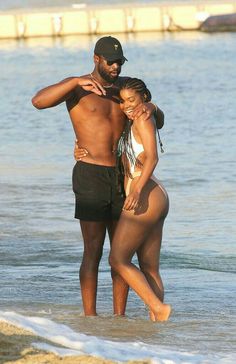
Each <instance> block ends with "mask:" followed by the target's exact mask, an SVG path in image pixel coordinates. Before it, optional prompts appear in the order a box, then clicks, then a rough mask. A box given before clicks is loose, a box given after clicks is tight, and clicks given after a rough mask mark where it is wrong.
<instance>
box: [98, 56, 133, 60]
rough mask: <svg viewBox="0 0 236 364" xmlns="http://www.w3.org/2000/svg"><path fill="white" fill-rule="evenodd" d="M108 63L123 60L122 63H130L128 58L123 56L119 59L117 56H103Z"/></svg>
mask: <svg viewBox="0 0 236 364" xmlns="http://www.w3.org/2000/svg"><path fill="white" fill-rule="evenodd" d="M103 57H104V58H105V59H106V60H107V61H116V60H117V59H122V61H128V59H127V58H125V56H122V57H117V56H116V55H115V56H114V55H111V56H108V55H106V56H103Z"/></svg>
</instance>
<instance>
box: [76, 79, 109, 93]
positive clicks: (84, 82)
mask: <svg viewBox="0 0 236 364" xmlns="http://www.w3.org/2000/svg"><path fill="white" fill-rule="evenodd" d="M78 85H79V86H80V87H82V88H83V89H84V90H85V91H90V92H93V93H95V94H97V95H99V96H101V95H106V90H105V89H104V88H103V87H102V85H101V84H100V83H99V82H98V81H96V80H94V79H93V78H91V77H88V76H83V77H78Z"/></svg>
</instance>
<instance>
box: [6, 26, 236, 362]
mask: <svg viewBox="0 0 236 364" xmlns="http://www.w3.org/2000/svg"><path fill="white" fill-rule="evenodd" d="M96 39H97V38H96V36H80V37H79V36H77V37H67V38H61V39H51V38H42V39H29V40H22V41H15V40H7V41H1V42H0V69H1V75H0V80H1V88H0V98H1V103H0V114H1V119H0V130H1V143H0V201H1V204H0V206H1V208H0V266H1V280H0V292H1V296H0V319H2V320H6V321H7V322H11V323H13V324H16V325H19V326H22V327H25V328H31V329H32V330H33V331H34V332H35V333H37V334H39V335H41V336H43V337H45V338H46V337H47V338H49V339H50V340H51V341H52V345H53V347H50V350H54V351H57V352H59V351H60V349H59V348H58V345H59V344H63V346H64V348H65V349H64V351H63V352H62V354H63V355H64V354H66V353H67V354H68V353H72V350H74V351H73V353H78V352H82V353H90V354H94V355H101V356H103V357H107V358H111V359H114V360H119V361H121V362H122V361H125V360H128V359H134V358H144V357H150V358H152V359H153V363H167V361H168V360H169V362H170V363H214V364H215V363H216V364H218V363H224V364H225V363H234V362H235V360H236V345H235V344H236V319H235V317H236V315H235V314H236V307H235V297H236V288H235V273H236V269H235V267H236V252H235V236H236V229H235V218H236V207H235V206H236V205H235V197H236V187H235V179H236V172H235V171H236V166H235V156H236V153H235V152H236V147H235V145H236V143H235V141H236V138H235V136H236V135H235V134H236V131H235V121H236V117H235V115H236V104H235V100H236V73H235V59H236V33H218V34H205V33H200V32H189V33H188V32H184V33H182V32H181V33H173V34H172V33H164V34H163V33H161V34H159V33H147V34H130V35H120V36H119V39H120V40H121V42H122V44H123V46H124V52H125V55H126V57H127V58H128V60H129V61H128V62H127V63H126V64H125V65H124V66H123V70H122V74H123V75H129V76H138V77H142V79H144V80H145V81H146V83H147V85H148V86H149V88H150V90H151V92H152V94H153V100H154V101H155V102H157V103H158V104H159V106H160V107H161V108H162V109H163V110H164V111H165V116H166V121H165V126H164V128H163V130H162V131H161V138H162V140H163V144H164V149H165V153H164V154H161V155H160V161H159V163H158V166H157V168H156V171H155V174H156V176H158V178H159V179H161V180H162V181H163V183H164V185H165V187H166V189H167V191H168V193H169V197H170V212H169V215H168V217H167V219H166V223H165V230H164V236H163V247H162V254H161V273H162V277H163V280H164V285H165V292H166V293H165V300H166V302H168V303H170V304H171V305H172V306H173V314H172V316H171V318H170V320H169V321H168V322H167V323H156V324H154V323H151V322H150V321H149V320H148V312H147V310H146V308H145V306H144V304H143V303H142V302H141V301H140V299H139V298H138V297H137V296H136V295H135V293H134V292H130V295H129V300H128V305H127V316H126V317H124V318H117V317H113V315H112V294H111V291H112V286H111V278H110V270H109V266H108V262H107V257H108V253H109V243H108V240H106V243H105V247H104V254H103V259H102V262H101V266H100V273H99V289H98V313H99V316H98V317H96V318H84V317H83V315H82V304H81V297H80V288H79V273H78V272H79V265H80V262H81V258H82V252H83V243H82V237H81V233H80V228H79V223H78V221H77V220H75V219H74V218H73V214H74V196H73V193H72V190H71V171H72V168H73V165H74V160H73V145H74V135H73V130H72V127H71V124H70V121H69V117H68V115H67V112H66V109H65V105H60V106H57V107H56V108H52V109H48V110H41V111H38V110H36V109H34V108H33V107H32V105H31V97H32V96H33V95H34V94H35V92H36V91H37V90H38V89H40V88H42V87H44V86H46V85H49V84H52V83H55V82H57V81H59V80H61V79H63V78H66V77H68V76H72V75H74V76H75V75H81V74H84V73H87V72H90V71H91V70H92V69H93V61H92V51H93V45H94V43H95V41H96ZM59 331H60V332H61V338H60V340H59V341H58V339H56V340H55V336H56V335H55V334H56V333H57V332H59ZM121 343H122V344H121ZM37 345H38V344H37Z"/></svg>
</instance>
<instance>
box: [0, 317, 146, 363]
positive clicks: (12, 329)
mask: <svg viewBox="0 0 236 364" xmlns="http://www.w3.org/2000/svg"><path fill="white" fill-rule="evenodd" d="M35 342H43V343H48V344H50V342H49V341H47V340H44V339H42V338H40V337H38V336H36V335H34V334H32V333H31V332H30V331H26V330H23V329H20V328H18V327H16V326H13V325H10V324H7V323H5V322H3V321H0V364H59V363H60V364H117V362H114V361H111V360H106V359H101V358H96V357H93V356H84V355H83V356H63V357H61V356H57V355H55V354H53V353H49V352H46V351H43V350H38V349H36V348H34V347H33V346H32V343H35ZM51 344H52V343H51ZM52 345H53V344H52ZM120 360H121V361H122V358H121V359H120ZM124 363H125V364H151V361H149V360H140V361H137V360H135V361H126V362H124Z"/></svg>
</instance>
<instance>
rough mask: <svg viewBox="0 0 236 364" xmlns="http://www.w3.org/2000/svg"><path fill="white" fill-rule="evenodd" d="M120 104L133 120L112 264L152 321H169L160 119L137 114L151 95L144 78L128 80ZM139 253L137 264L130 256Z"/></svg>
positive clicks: (126, 140)
mask: <svg viewBox="0 0 236 364" xmlns="http://www.w3.org/2000/svg"><path fill="white" fill-rule="evenodd" d="M120 98H121V104H120V106H121V108H122V110H123V112H124V113H125V114H126V115H127V117H128V119H129V121H128V122H127V126H126V129H125V131H124V134H123V136H122V138H121V141H120V148H121V151H122V161H123V166H124V173H125V191H126V200H125V203H124V206H123V211H122V214H121V217H120V219H119V222H118V225H117V228H116V231H115V235H114V238H113V240H112V247H111V252H110V257H109V262H110V265H111V267H112V268H113V269H114V270H115V271H116V272H117V273H119V275H120V276H121V277H122V278H123V279H124V280H125V281H126V282H127V283H128V285H129V286H130V287H131V288H132V289H133V290H134V291H135V292H136V293H137V294H138V295H139V296H140V298H141V299H142V300H143V301H144V303H145V304H146V305H147V306H148V307H149V310H150V318H151V320H152V321H166V320H167V319H168V317H169V315H170V312H171V306H170V305H167V304H164V303H163V299H164V287H163V283H162V279H161V276H160V273H159V258H160V249H161V241H162V230H163V224H164V220H165V218H166V216H167V214H168V209H169V200H168V195H167V193H166V191H165V189H164V187H163V186H162V185H161V184H160V182H159V181H158V180H157V179H156V178H155V177H154V176H153V171H154V169H155V167H156V164H157V162H158V153H157V141H156V125H155V121H154V119H153V118H152V117H150V119H148V120H146V119H144V116H143V115H141V116H140V117H139V118H138V119H135V120H133V118H132V114H133V110H134V109H135V108H136V107H137V106H138V105H139V104H140V103H142V102H148V101H150V100H151V93H150V91H149V90H148V89H147V87H146V85H145V83H144V82H143V81H141V80H139V79H137V78H131V79H128V81H126V83H125V84H124V85H123V86H122V88H121V91H120ZM135 253H137V256H138V261H139V267H140V269H138V268H137V267H136V266H135V265H134V264H132V262H131V260H132V257H133V256H134V254H135Z"/></svg>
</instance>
